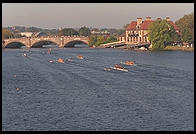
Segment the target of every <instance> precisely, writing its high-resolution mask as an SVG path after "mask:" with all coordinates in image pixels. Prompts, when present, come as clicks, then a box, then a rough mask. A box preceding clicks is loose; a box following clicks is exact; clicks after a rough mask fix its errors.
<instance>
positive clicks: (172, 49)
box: [164, 46, 194, 51]
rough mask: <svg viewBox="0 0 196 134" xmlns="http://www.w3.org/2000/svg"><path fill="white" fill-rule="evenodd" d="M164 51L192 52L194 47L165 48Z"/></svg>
mask: <svg viewBox="0 0 196 134" xmlns="http://www.w3.org/2000/svg"><path fill="white" fill-rule="evenodd" d="M164 50H171V51H194V47H178V46H167V47H165V48H164Z"/></svg>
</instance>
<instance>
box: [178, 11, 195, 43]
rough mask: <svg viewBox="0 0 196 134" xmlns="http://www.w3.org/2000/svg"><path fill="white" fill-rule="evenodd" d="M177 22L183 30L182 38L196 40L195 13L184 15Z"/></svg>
mask: <svg viewBox="0 0 196 134" xmlns="http://www.w3.org/2000/svg"><path fill="white" fill-rule="evenodd" d="M175 23H176V25H177V26H178V27H179V28H180V31H181V32H182V40H183V41H184V42H190V41H194V13H191V14H188V15H184V16H183V17H182V18H180V19H179V20H177V21H176V22H175Z"/></svg>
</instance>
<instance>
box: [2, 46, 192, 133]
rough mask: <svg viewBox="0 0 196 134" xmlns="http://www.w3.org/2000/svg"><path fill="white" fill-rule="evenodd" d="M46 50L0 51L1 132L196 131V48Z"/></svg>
mask: <svg viewBox="0 0 196 134" xmlns="http://www.w3.org/2000/svg"><path fill="white" fill-rule="evenodd" d="M47 50H48V49H47V48H33V49H31V51H30V52H27V50H25V49H4V50H2V129H3V130H79V131H80V130H130V131H139V130H194V83H193V82H194V52H184V51H156V52H149V51H128V50H121V49H92V48H64V49H60V48H53V50H52V52H51V55H49V54H47ZM23 53H27V55H28V57H24V56H23ZM77 55H83V56H84V59H83V60H79V59H77V58H76V56H77ZM60 57H61V58H63V59H65V63H64V64H61V63H50V62H48V61H49V60H57V59H58V58H60ZM66 59H72V61H67V60H66ZM126 60H133V61H135V62H136V64H137V66H124V67H125V68H126V69H128V70H129V72H121V71H116V70H112V71H105V70H104V68H107V67H110V66H113V65H115V64H119V63H120V62H122V61H126ZM14 75H16V77H15V76H14ZM16 88H19V90H16Z"/></svg>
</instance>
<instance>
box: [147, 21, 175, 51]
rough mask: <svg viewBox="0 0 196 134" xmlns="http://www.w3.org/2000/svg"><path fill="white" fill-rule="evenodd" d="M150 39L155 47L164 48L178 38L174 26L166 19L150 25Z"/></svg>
mask: <svg viewBox="0 0 196 134" xmlns="http://www.w3.org/2000/svg"><path fill="white" fill-rule="evenodd" d="M149 31H150V32H149V36H148V37H149V40H150V42H151V43H152V48H153V49H163V48H165V44H167V43H168V42H171V41H174V37H175V39H177V35H176V32H175V30H174V27H173V26H172V25H171V24H169V23H167V21H166V20H157V21H155V22H153V23H152V24H151V25H150V27H149Z"/></svg>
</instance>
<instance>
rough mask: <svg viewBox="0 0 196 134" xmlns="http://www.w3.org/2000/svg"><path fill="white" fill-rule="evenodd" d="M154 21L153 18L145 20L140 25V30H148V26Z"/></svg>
mask: <svg viewBox="0 0 196 134" xmlns="http://www.w3.org/2000/svg"><path fill="white" fill-rule="evenodd" d="M152 22H154V21H152V20H145V21H144V22H143V23H142V24H141V27H140V30H148V27H149V26H150V24H151V23H152Z"/></svg>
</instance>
